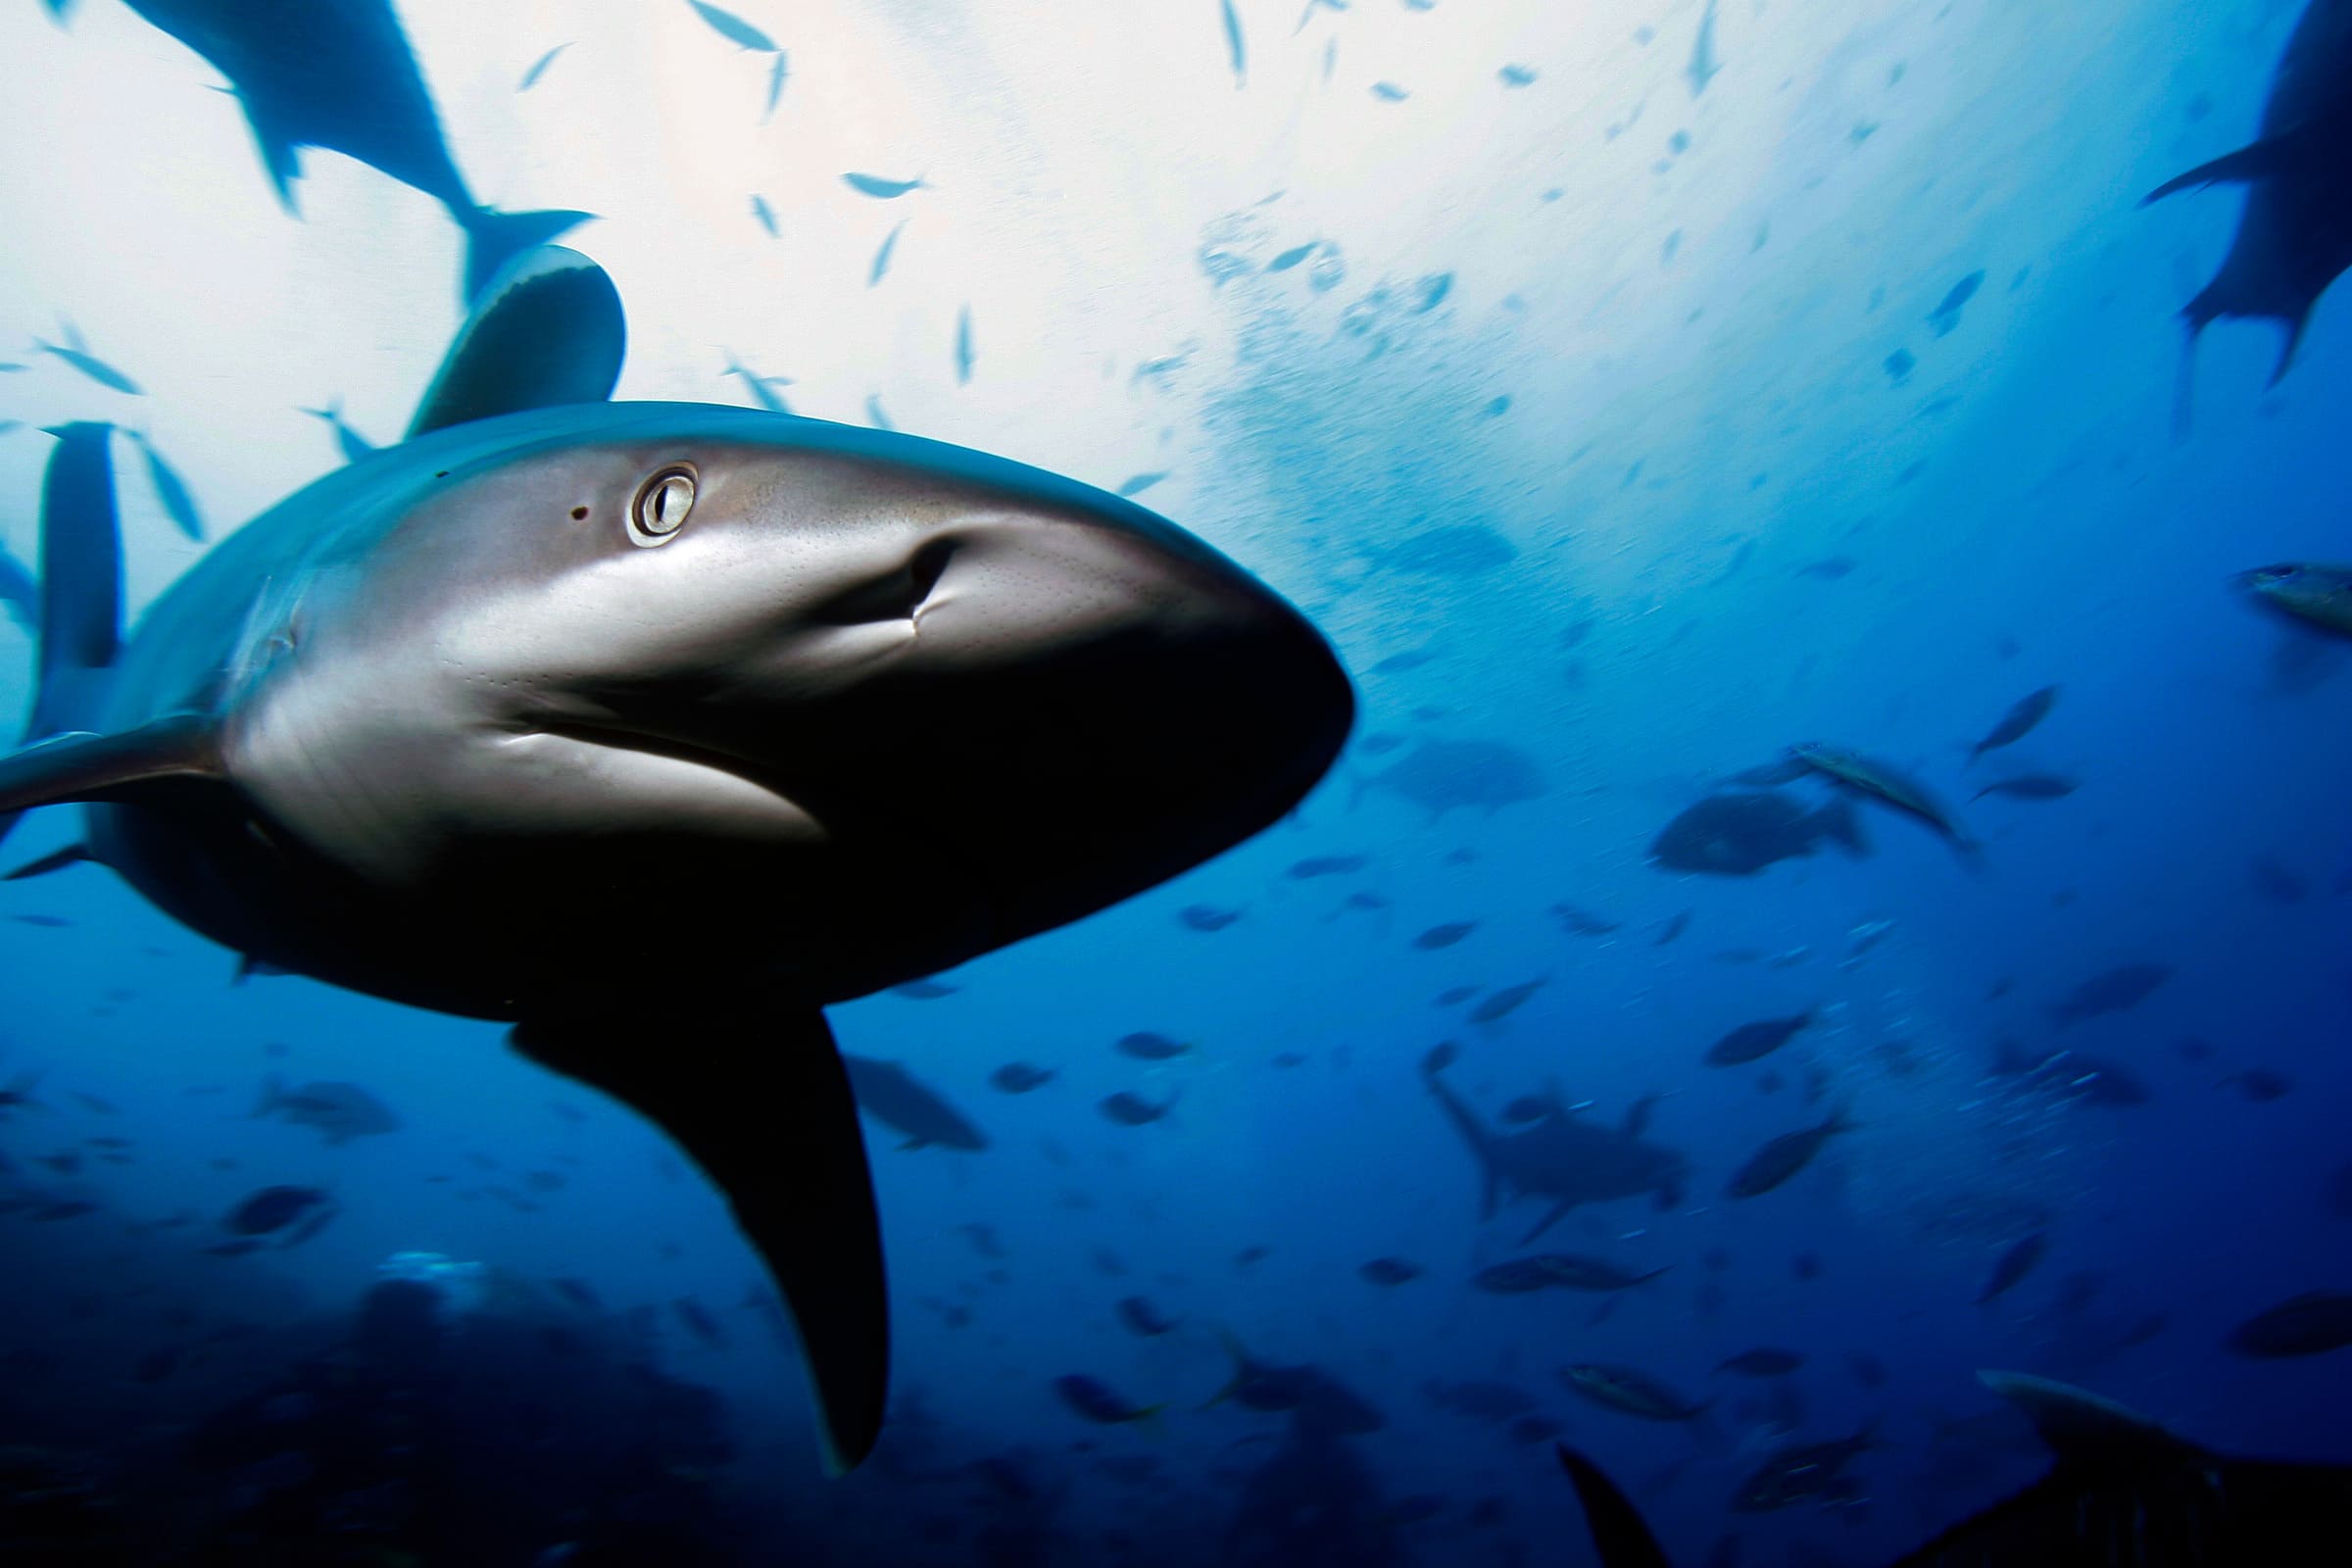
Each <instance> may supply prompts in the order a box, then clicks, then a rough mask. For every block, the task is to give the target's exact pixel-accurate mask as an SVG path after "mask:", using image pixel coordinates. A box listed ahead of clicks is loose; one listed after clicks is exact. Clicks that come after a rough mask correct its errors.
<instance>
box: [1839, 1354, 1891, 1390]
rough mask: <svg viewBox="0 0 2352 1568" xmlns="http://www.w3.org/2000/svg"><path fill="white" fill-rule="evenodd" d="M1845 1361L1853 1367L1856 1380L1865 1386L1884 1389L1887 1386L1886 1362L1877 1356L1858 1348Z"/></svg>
mask: <svg viewBox="0 0 2352 1568" xmlns="http://www.w3.org/2000/svg"><path fill="white" fill-rule="evenodd" d="M1845 1362H1846V1365H1847V1366H1849V1367H1851V1368H1852V1369H1853V1373H1854V1378H1855V1381H1857V1382H1859V1383H1860V1384H1861V1385H1862V1386H1863V1387H1864V1388H1866V1389H1883V1388H1885V1387H1886V1386H1887V1363H1886V1362H1884V1361H1882V1360H1880V1359H1879V1358H1878V1357H1877V1356H1875V1355H1872V1354H1870V1353H1869V1352H1867V1351H1864V1350H1856V1351H1854V1352H1853V1353H1851V1354H1849V1355H1848V1356H1847V1357H1846V1358H1845Z"/></svg>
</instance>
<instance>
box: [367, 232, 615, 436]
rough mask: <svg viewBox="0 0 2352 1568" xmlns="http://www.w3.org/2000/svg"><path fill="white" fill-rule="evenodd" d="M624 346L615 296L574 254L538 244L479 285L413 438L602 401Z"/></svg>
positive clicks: (420, 407)
mask: <svg viewBox="0 0 2352 1568" xmlns="http://www.w3.org/2000/svg"><path fill="white" fill-rule="evenodd" d="M627 343H628V326H627V322H626V321H625V320H624V319H623V318H622V315H621V309H620V293H619V291H618V290H616V289H615V288H613V279H612V278H610V277H608V276H606V275H605V270H604V269H603V268H601V267H599V266H597V265H596V264H595V263H594V262H592V261H590V260H589V259H588V258H587V257H585V256H582V255H581V254H580V253H579V252H578V251H574V250H566V249H565V248H564V247H563V246H561V245H542V246H539V247H537V248H536V249H533V250H529V251H525V252H523V253H522V254H521V255H520V256H517V257H516V258H515V260H514V261H512V262H509V263H508V264H507V265H506V266H505V267H504V268H503V269H501V270H499V272H498V274H497V275H496V276H494V277H493V278H491V279H490V281H489V282H488V283H486V284H484V285H483V287H482V292H481V297H480V299H479V300H478V301H477V302H476V304H475V305H474V307H473V313H472V315H470V316H469V317H467V318H466V324H465V325H464V326H463V327H461V328H459V330H458V335H457V339H456V341H454V342H452V343H451V344H450V346H449V352H448V354H446V355H444V356H443V357H442V360H441V368H440V369H439V370H437V371H435V372H434V375H433V384H432V386H431V387H430V388H429V389H428V390H427V391H426V392H425V394H424V400H423V401H422V402H421V403H419V404H417V417H416V418H415V419H413V420H412V421H410V424H409V434H410V435H411V436H420V435H424V434H427V433H429V432H431V431H434V430H446V429H447V428H449V427H450V426H451V425H453V424H465V423H467V422H468V421H470V420H474V419H487V418H490V417H493V416H496V415H501V414H518V413H520V412H522V411H523V410H526V409H545V408H553V407H556V406H558V405H561V404H566V403H602V402H604V401H605V400H606V399H607V398H609V397H611V396H612V395H613V384H614V383H615V382H617V381H618V380H619V379H620V361H621V355H622V353H623V351H624V350H625V349H626V347H627Z"/></svg>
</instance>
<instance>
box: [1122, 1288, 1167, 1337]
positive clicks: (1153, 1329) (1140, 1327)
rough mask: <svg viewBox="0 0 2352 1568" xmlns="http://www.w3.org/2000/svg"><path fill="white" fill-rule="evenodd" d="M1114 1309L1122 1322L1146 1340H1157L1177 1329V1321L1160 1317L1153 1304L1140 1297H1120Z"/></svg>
mask: <svg viewBox="0 0 2352 1568" xmlns="http://www.w3.org/2000/svg"><path fill="white" fill-rule="evenodd" d="M1114 1309H1115V1310H1116V1311H1117V1312H1118V1314H1119V1321H1120V1322H1122V1323H1124V1324H1126V1325H1127V1327H1128V1328H1130V1329H1131V1330H1133V1331H1134V1332H1136V1333H1138V1334H1141V1335H1143V1336H1144V1337H1145V1338H1146V1339H1157V1338H1159V1336H1161V1335H1162V1334H1166V1333H1168V1332H1169V1331H1170V1330H1172V1329H1174V1328H1175V1327H1176V1323H1177V1320H1176V1319H1174V1318H1170V1317H1162V1316H1160V1315H1159V1313H1158V1312H1157V1311H1155V1310H1153V1308H1152V1303H1151V1302H1150V1301H1147V1300H1145V1299H1143V1298H1142V1297H1140V1296H1122V1297H1120V1298H1119V1299H1118V1301H1117V1302H1116V1304H1115V1308H1114Z"/></svg>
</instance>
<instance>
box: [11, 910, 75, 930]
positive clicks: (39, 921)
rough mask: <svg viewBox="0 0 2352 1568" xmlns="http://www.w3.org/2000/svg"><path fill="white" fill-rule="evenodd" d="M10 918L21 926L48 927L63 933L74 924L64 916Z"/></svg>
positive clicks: (19, 915) (17, 915)
mask: <svg viewBox="0 0 2352 1568" xmlns="http://www.w3.org/2000/svg"><path fill="white" fill-rule="evenodd" d="M9 918H10V919H11V920H14V921H16V922H18V923H19V924H21V925H38V926H47V927H48V928H49V929H50V930H52V931H62V930H64V929H65V928H66V927H68V926H70V925H72V924H73V921H71V920H69V919H67V918H66V917H65V916H64V915H62V914H12V915H10V916H9Z"/></svg>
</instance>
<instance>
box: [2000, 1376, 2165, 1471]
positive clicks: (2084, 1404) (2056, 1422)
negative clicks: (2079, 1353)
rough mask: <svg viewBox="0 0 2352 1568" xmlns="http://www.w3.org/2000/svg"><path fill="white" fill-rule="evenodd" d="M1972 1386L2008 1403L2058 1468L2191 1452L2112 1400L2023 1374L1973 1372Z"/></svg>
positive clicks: (2136, 1413)
mask: <svg viewBox="0 0 2352 1568" xmlns="http://www.w3.org/2000/svg"><path fill="white" fill-rule="evenodd" d="M1977 1381H1978V1382H1980V1383H1982V1384H1984V1385H1985V1387H1986V1388H1988V1389H1990V1390H1991V1391H1992V1392H1993V1393H1995V1394H1997V1395H1999V1396H2000V1397H2002V1398H2004V1399H2006V1400H2008V1401H2009V1402H2010V1403H2011V1404H2012V1405H2014V1406H2015V1407H2016V1408H2017V1412H2018V1413H2019V1414H2020V1415H2022V1416H2024V1417H2025V1418H2026V1419H2027V1420H2029V1421H2031V1422H2033V1423H2034V1433H2035V1435H2036V1436H2038V1437H2039V1438H2040V1439H2041V1441H2042V1443H2043V1445H2044V1446H2047V1447H2048V1448H2049V1450H2050V1452H2051V1454H2052V1455H2054V1456H2055V1457H2056V1458H2057V1460H2058V1463H2059V1464H2060V1465H2061V1466H2069V1465H2072V1466H2096V1467H2099V1468H2106V1467H2109V1466H2112V1465H2113V1464H2115V1463H2116V1462H2117V1461H2118V1460H2129V1459H2133V1458H2143V1459H2144V1458H2149V1457H2153V1456H2156V1455H2174V1456H2180V1455H2186V1454H2190V1453H2193V1452H2195V1451H2196V1449H2195V1447H2194V1446H2193V1445H2191V1444H2188V1443H2184V1442H2182V1441H2181V1440H2180V1439H2179V1438H2176V1437H2174V1436H2173V1435H2172V1434H2171V1433H2169V1432H2167V1431H2165V1430H2164V1428H2162V1427H2160V1426H2158V1425H2157V1424H2156V1423H2155V1422H2154V1421H2151V1420H2149V1419H2148V1418H2147V1417H2146V1416H2144V1415H2141V1414H2140V1413H2139V1412H2138V1411H2136V1410H2133V1409H2130V1408H2128V1407H2126V1406H2124V1405H2121V1404H2118V1403H2116V1402H2115V1401H2114V1400H2113V1399H2108V1398H2102V1397H2099V1396H2098V1395H2095V1394H2091V1393H2088V1392H2087V1391H2085V1390H2082V1389H2078V1388H2075V1387H2074V1386H2073V1385H2071V1384H2066V1383H2060V1382H2058V1381H2056V1380H2055V1379H2053V1378H2037V1377H2034V1376H2033V1375H2032V1374H2030V1373H2025V1372H1979V1373H1978V1374H1977Z"/></svg>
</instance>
